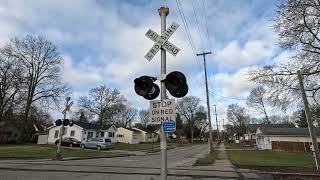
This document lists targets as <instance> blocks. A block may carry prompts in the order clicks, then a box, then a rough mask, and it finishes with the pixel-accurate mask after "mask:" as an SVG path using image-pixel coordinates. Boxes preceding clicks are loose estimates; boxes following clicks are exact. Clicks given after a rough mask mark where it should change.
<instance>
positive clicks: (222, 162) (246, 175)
mask: <svg viewBox="0 0 320 180" xmlns="http://www.w3.org/2000/svg"><path fill="white" fill-rule="evenodd" d="M216 150H217V151H219V152H218V153H217V154H218V155H217V157H216V160H215V162H214V163H213V164H212V165H210V166H193V168H192V169H196V170H202V171H208V172H210V171H212V172H215V173H216V174H220V175H221V176H223V177H224V178H230V179H272V177H271V176H269V175H265V174H257V173H256V171H255V172H254V171H252V170H250V169H239V168H237V167H235V166H234V165H232V163H231V162H230V160H229V159H228V156H227V153H226V149H225V146H224V144H220V147H218V148H217V149H216Z"/></svg>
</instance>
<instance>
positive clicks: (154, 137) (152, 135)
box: [146, 129, 160, 143]
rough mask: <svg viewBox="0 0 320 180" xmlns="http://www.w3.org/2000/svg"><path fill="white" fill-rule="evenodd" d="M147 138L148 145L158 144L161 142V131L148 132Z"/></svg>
mask: <svg viewBox="0 0 320 180" xmlns="http://www.w3.org/2000/svg"><path fill="white" fill-rule="evenodd" d="M146 136H147V142H148V143H153V142H158V141H159V140H160V129H157V130H155V131H152V130H147V134H146Z"/></svg>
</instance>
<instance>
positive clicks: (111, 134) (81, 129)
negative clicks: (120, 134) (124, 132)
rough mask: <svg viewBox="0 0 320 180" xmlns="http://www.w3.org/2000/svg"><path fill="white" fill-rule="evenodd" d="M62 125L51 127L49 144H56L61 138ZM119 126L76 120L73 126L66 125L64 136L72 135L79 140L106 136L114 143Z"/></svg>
mask: <svg viewBox="0 0 320 180" xmlns="http://www.w3.org/2000/svg"><path fill="white" fill-rule="evenodd" d="M60 128H61V126H51V127H49V128H48V129H49V136H48V144H54V143H55V141H56V140H57V139H58V138H59V131H60ZM116 132H117V128H116V127H115V126H114V125H102V126H101V125H98V124H92V123H85V122H75V124H74V125H73V126H71V127H70V126H65V128H64V133H63V136H62V137H63V138H65V137H72V138H75V139H77V140H79V141H86V140H87V139H90V138H95V137H105V138H109V139H111V141H112V142H113V143H116V142H117V139H116Z"/></svg>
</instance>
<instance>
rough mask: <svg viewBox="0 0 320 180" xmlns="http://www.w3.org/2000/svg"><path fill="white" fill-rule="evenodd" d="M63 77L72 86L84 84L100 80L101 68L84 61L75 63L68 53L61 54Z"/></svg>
mask: <svg viewBox="0 0 320 180" xmlns="http://www.w3.org/2000/svg"><path fill="white" fill-rule="evenodd" d="M63 60H64V61H63V79H64V81H65V82H67V83H69V84H71V85H73V86H85V85H90V84H94V83H97V82H99V81H102V79H103V76H102V75H103V74H102V69H100V68H99V67H94V66H92V65H88V64H85V63H79V64H75V63H74V60H73V59H72V58H71V57H70V56H69V55H64V56H63Z"/></svg>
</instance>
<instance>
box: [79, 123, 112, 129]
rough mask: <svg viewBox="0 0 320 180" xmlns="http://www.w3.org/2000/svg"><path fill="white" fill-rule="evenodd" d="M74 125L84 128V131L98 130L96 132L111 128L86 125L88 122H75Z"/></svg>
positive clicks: (108, 126)
mask: <svg viewBox="0 0 320 180" xmlns="http://www.w3.org/2000/svg"><path fill="white" fill-rule="evenodd" d="M74 124H76V125H78V126H80V127H82V128H84V129H96V130H108V129H109V128H110V127H111V126H113V125H111V124H109V125H99V124H92V123H86V122H78V121H75V122H74Z"/></svg>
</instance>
